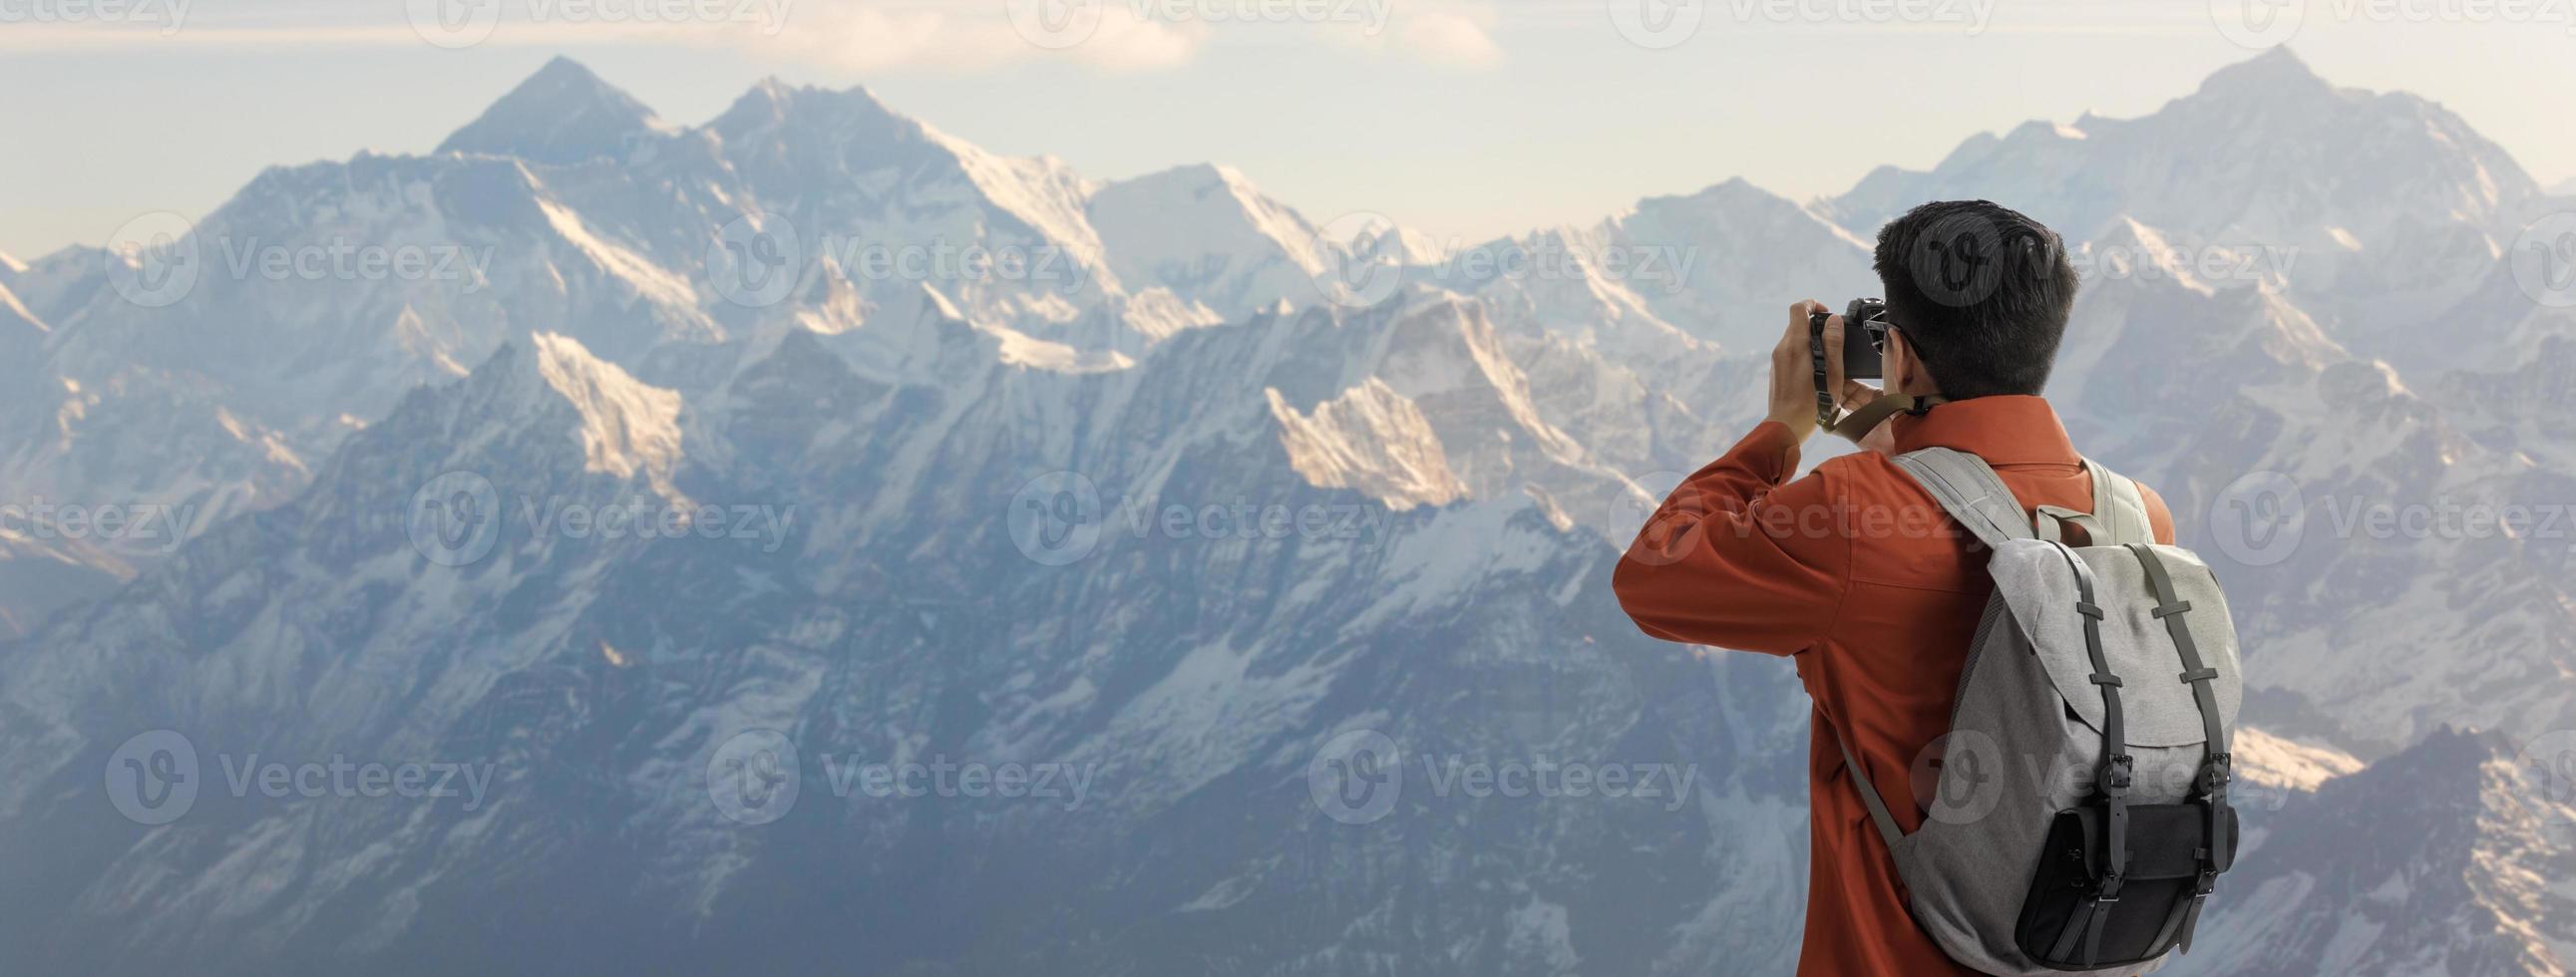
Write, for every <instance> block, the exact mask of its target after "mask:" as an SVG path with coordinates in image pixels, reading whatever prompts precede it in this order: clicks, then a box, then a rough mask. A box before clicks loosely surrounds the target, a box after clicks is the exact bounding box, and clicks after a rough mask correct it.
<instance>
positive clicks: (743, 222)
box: [707, 211, 805, 308]
mask: <svg viewBox="0 0 2576 977" xmlns="http://www.w3.org/2000/svg"><path fill="white" fill-rule="evenodd" d="M804 267H805V244H804V241H803V240H802V239H800V238H799V237H797V235H796V225H795V224H794V223H792V222H790V221H788V219H787V218H785V217H783V216H780V215H778V214H773V213H769V212H767V211H754V212H752V213H748V214H744V215H742V216H740V217H736V218H734V219H733V220H731V221H728V222H726V224H725V226H724V229H723V230H721V231H718V232H717V234H716V237H715V240H713V241H710V242H708V243H707V279H708V281H709V282H710V283H712V284H713V285H714V287H715V290H716V294H717V295H720V296H723V297H724V299H725V300H726V301H728V302H732V303H734V304H735V305H741V306H747V307H750V308H766V307H768V306H772V305H776V304H778V302H779V301H780V300H781V299H785V298H786V297H787V295H788V293H790V292H792V291H794V290H795V288H796V282H797V280H798V279H799V278H801V277H803V274H804Z"/></svg>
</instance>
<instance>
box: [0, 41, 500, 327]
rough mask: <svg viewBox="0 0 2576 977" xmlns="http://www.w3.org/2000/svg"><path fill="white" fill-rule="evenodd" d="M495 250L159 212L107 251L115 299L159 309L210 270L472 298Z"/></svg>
mask: <svg viewBox="0 0 2576 977" xmlns="http://www.w3.org/2000/svg"><path fill="white" fill-rule="evenodd" d="M0 2H6V0H0ZM496 250H497V246H494V245H483V246H480V247H470V246H467V245H463V244H457V243H453V242H421V243H410V242H404V243H387V242H379V241H366V240H361V239H357V238H352V237H347V236H343V235H334V236H331V237H326V238H322V239H319V240H311V241H276V240H270V239H266V238H262V237H258V236H255V235H254V236H234V235H230V234H208V233H202V232H200V231H199V230H198V229H197V226H196V224H195V223H194V222H192V221H190V220H188V219H187V218H185V217H181V216H179V215H177V214H173V213H170V212H167V211H155V212H152V213H148V214H144V215H141V216H139V217H136V218H134V219H133V220H130V221H127V222H125V223H124V224H123V225H121V226H119V227H118V228H117V229H116V232H115V233H114V234H112V235H110V236H109V238H108V241H107V244H106V246H105V247H104V248H103V249H102V253H103V260H104V261H105V263H106V273H107V280H108V285H109V286H110V287H112V288H113V289H114V290H115V291H116V294H117V295H118V296H120V297H122V298H124V299H125V300H126V301H127V302H130V303H133V304H135V305H139V306H143V307H145V308H161V307H164V306H168V305H171V304H174V303H176V302H178V301H179V300H181V299H184V298H187V297H188V295H189V293H191V292H193V291H195V290H196V287H197V284H198V282H199V281H201V280H202V279H204V278H205V277H206V276H207V275H208V274H209V273H212V274H219V275H223V276H225V277H227V278H229V279H230V280H232V281H235V282H294V283H320V282H389V281H390V282H429V283H455V284H457V285H459V286H460V288H459V290H460V291H462V292H466V293H472V292H476V291H480V290H481V289H482V288H483V287H484V286H485V285H487V284H488V283H489V282H490V281H491V278H490V271H491V267H492V256H493V254H494V253H495V251H496Z"/></svg>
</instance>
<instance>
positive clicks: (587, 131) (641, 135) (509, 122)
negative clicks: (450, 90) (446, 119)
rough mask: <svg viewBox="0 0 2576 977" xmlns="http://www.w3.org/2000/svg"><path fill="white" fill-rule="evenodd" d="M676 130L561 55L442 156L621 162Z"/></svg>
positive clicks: (453, 139) (443, 148)
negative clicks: (645, 143)
mask: <svg viewBox="0 0 2576 977" xmlns="http://www.w3.org/2000/svg"><path fill="white" fill-rule="evenodd" d="M671 131H672V130H671V127H670V126H668V125H666V124H664V123H663V122H662V120H661V117H659V116H657V115H655V114H653V110H652V109H649V108H646V107H645V106H644V103H642V102H639V101H636V100H635V97H634V96H632V95H628V94H627V93H626V92H625V91H624V90H623V89H620V88H618V87H616V86H614V85H611V84H609V83H607V82H606V81H602V80H600V77H599V76H598V75H596V74H592V73H591V70H590V69H589V68H585V67H583V66H582V65H581V64H580V63H579V62H576V61H574V60H572V59H570V58H566V57H561V56H557V57H556V58H555V59H554V60H552V61H548V62H546V65H545V67H543V68H539V69H537V73H536V74H533V75H529V76H528V80H526V81H523V82H520V83H519V87H517V88H513V89H511V90H510V92H509V94H507V95H503V96H501V100H500V101H497V102H494V103H492V107H491V108H489V109H485V110H484V111H483V114H482V115H481V116H480V117H477V118H476V119H475V120H474V121H473V122H470V123H467V124H466V126H465V127H464V128H462V129H458V130H456V132H455V133H454V134H453V135H450V136H448V137H447V141H446V142H442V143H440V144H438V151H439V152H441V153H489V154H491V155H494V156H516V157H518V158H520V159H525V160H528V161H530V162H536V163H557V164H563V163H578V162H581V161H583V160H588V159H595V158H599V157H603V156H605V157H610V158H622V157H624V156H625V155H626V153H627V152H628V151H629V150H631V149H633V148H634V146H635V144H636V143H637V141H639V140H642V139H646V138H650V137H654V136H658V135H662V134H667V133H669V132H671Z"/></svg>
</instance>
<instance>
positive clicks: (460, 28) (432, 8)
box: [404, 0, 793, 50]
mask: <svg viewBox="0 0 2576 977" xmlns="http://www.w3.org/2000/svg"><path fill="white" fill-rule="evenodd" d="M792 3H793V0H524V7H525V9H523V10H520V11H519V14H520V15H521V16H522V17H524V18H525V20H526V21H528V22H534V23H562V24H608V25H620V26H639V27H651V26H677V25H685V24H751V25H755V26H756V27H757V28H758V29H759V31H760V33H761V34H763V35H765V36H770V37H775V36H777V35H778V32H780V31H782V30H785V29H786V27H787V11H788V7H789V6H790V5H791V4H792ZM503 6H504V4H503V0H406V4H405V8H406V9H405V11H404V13H405V14H406V16H407V17H408V18H409V20H410V21H411V30H412V33H414V34H418V35H420V39H421V40H423V41H427V42H429V43H430V45H432V46H434V47H441V48H447V49H449V50H457V49H460V48H469V47H473V46H475V45H477V44H481V43H483V42H484V41H488V40H491V38H492V35H493V33H494V32H495V31H497V30H499V29H500V26H501V20H502V16H503V14H504V13H505V11H504V10H503Z"/></svg>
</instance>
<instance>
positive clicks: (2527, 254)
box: [2505, 210, 2576, 309]
mask: <svg viewBox="0 0 2576 977" xmlns="http://www.w3.org/2000/svg"><path fill="white" fill-rule="evenodd" d="M2505 260H2506V261H2507V262H2509V263H2510V264H2511V265H2512V267H2513V283H2514V284H2515V285H2518V286H2520V287H2521V288H2522V294H2524V295H2528V296H2530V297H2531V300H2532V301H2534V302H2538V303H2540V304H2541V305H2542V306H2545V307H2547V308H2552V309H2564V308H2570V307H2576V211H2566V210H2562V211H2558V212H2557V213H2553V214H2550V215H2549V216H2546V217H2543V218H2541V219H2539V220H2536V221H2533V222H2531V224H2530V225H2529V226H2527V227H2524V228H2523V229H2522V233H2521V234H2519V235H2516V236H2515V237H2514V239H2513V248H2512V250H2510V251H2508V252H2506V259H2505Z"/></svg>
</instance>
